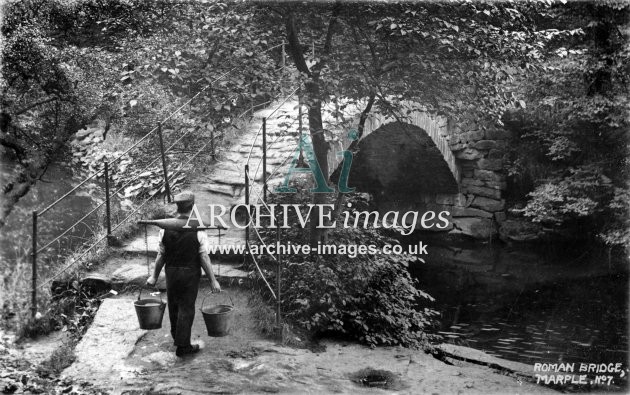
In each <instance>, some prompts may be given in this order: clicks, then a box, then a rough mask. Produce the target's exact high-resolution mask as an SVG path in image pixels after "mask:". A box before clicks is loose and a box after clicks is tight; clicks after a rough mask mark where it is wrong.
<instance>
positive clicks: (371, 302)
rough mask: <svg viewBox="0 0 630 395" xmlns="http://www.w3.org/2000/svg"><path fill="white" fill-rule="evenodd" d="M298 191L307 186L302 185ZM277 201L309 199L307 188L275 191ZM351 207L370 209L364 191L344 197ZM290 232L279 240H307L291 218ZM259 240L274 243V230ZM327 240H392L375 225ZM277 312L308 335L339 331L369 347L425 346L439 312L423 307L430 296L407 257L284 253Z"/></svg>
mask: <svg viewBox="0 0 630 395" xmlns="http://www.w3.org/2000/svg"><path fill="white" fill-rule="evenodd" d="M303 190H306V188H304V189H303ZM272 200H274V201H275V200H277V202H276V203H285V204H297V203H304V204H305V203H307V202H308V196H307V195H306V194H305V193H303V192H302V193H300V194H298V195H293V194H291V195H286V194H282V195H274V197H273V198H272ZM350 201H351V202H352V203H353V206H354V207H353V210H358V211H363V210H370V208H369V207H368V204H367V201H366V200H365V199H364V197H363V196H362V195H353V197H352V198H351V199H350ZM290 221H291V222H290V224H291V225H292V228H291V229H286V230H282V234H281V242H282V243H283V244H287V243H293V244H299V245H302V244H307V243H308V237H307V235H306V234H305V232H304V231H303V229H302V227H301V226H299V225H298V218H297V216H295V215H292V216H290ZM263 233H264V236H263V238H264V240H265V241H266V242H267V243H275V241H276V232H275V230H271V231H266V232H263ZM328 237H329V241H328V244H333V245H336V246H342V245H346V246H349V245H354V246H358V245H366V246H367V245H375V246H377V247H378V248H381V247H382V246H383V245H385V244H396V243H397V241H396V240H394V239H392V238H390V237H388V236H386V235H384V234H382V233H381V232H380V231H379V230H378V229H355V228H347V229H344V228H342V227H341V226H340V227H339V228H337V229H334V230H333V231H332V232H331V233H330V234H329V235H328ZM259 259H261V260H262V261H264V262H266V267H268V268H269V270H268V271H267V273H268V274H269V275H270V277H269V278H274V277H273V273H274V271H275V270H277V268H276V266H275V265H274V263H275V261H273V260H271V259H270V258H269V256H260V257H259ZM282 260H283V268H282V289H281V294H282V311H283V317H284V318H285V319H288V320H289V322H292V323H294V324H297V325H299V326H300V327H302V328H304V329H306V330H307V331H308V332H309V333H311V334H316V335H337V336H343V337H346V338H349V339H354V340H358V341H359V342H361V343H365V344H368V345H371V346H376V345H403V346H406V347H423V346H426V345H427V344H428V342H427V341H428V340H429V335H428V334H427V330H428V329H429V328H430V327H431V325H432V324H433V320H434V319H435V318H436V316H437V313H436V312H435V311H434V310H432V309H431V308H430V307H429V304H430V302H432V301H433V298H432V297H431V296H430V295H428V294H427V293H425V292H423V291H421V290H420V289H419V288H418V286H419V284H418V281H417V280H416V279H413V278H412V277H411V276H410V274H409V271H408V265H410V264H413V263H414V262H417V257H415V256H411V255H356V256H354V255H353V254H331V255H322V256H318V255H315V254H313V255H310V256H302V255H288V256H287V255H285V256H283V258H282Z"/></svg>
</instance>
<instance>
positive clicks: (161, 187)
mask: <svg viewBox="0 0 630 395" xmlns="http://www.w3.org/2000/svg"><path fill="white" fill-rule="evenodd" d="M284 45H285V43H284V42H283V43H281V44H278V45H274V46H272V47H269V48H267V49H265V50H263V51H260V52H259V54H264V53H267V52H269V51H271V50H273V49H276V48H280V47H282V67H280V68H279V69H277V70H276V71H278V70H282V69H284V66H285V62H284V59H285V51H284ZM240 67H241V66H240V65H238V66H235V67H233V68H231V69H229V70H227V71H226V72H224V73H222V74H221V75H219V76H218V77H216V78H214V79H213V80H212V81H210V82H209V83H208V84H207V85H205V86H204V87H203V88H202V89H201V90H199V91H198V92H197V93H196V94H195V95H193V96H192V97H191V98H190V99H188V100H187V101H186V102H184V103H183V104H182V105H180V106H179V107H177V108H176V109H175V110H174V111H172V112H171V113H169V114H168V115H167V116H166V117H165V118H164V119H162V120H161V121H160V122H158V124H157V125H156V126H155V127H154V128H152V129H151V130H150V131H148V132H147V133H146V134H145V135H144V136H142V137H141V138H140V139H139V140H138V141H136V142H135V143H134V144H132V145H131V146H130V147H128V148H127V149H126V150H125V151H124V152H122V153H121V154H119V155H118V156H117V157H115V158H113V159H111V160H109V161H107V160H105V161H104V163H103V167H102V168H101V169H99V170H97V171H94V172H93V173H91V174H89V175H88V176H87V177H85V178H84V179H83V180H81V181H80V182H79V183H78V184H77V185H75V186H74V187H73V188H71V189H70V190H69V191H67V192H66V193H64V194H63V195H62V196H61V197H59V198H58V199H56V200H55V201H53V202H52V203H50V204H49V205H47V206H46V207H45V208H44V209H42V210H40V211H33V212H32V249H31V258H32V259H31V266H32V278H31V310H32V315H33V316H35V314H36V312H37V290H38V289H40V288H42V287H44V286H46V285H48V284H50V283H51V282H52V281H53V280H54V279H56V278H58V277H59V276H61V275H62V274H63V273H64V272H66V271H67V270H68V269H70V268H71V267H73V266H74V265H76V264H78V263H80V262H81V261H82V260H83V259H84V258H85V257H86V256H88V254H89V253H90V252H92V251H93V250H94V249H95V248H97V246H98V245H100V244H101V243H102V242H103V241H105V240H107V241H109V240H110V239H111V237H112V233H113V232H114V231H116V230H117V229H119V228H120V227H121V226H122V225H123V224H124V223H126V222H128V221H129V219H130V218H132V217H133V216H134V215H135V214H136V213H137V212H138V211H139V210H140V209H141V208H142V207H144V206H145V205H146V204H147V203H148V202H149V201H151V200H153V199H154V198H155V197H156V196H158V195H159V194H160V193H162V192H164V193H165V194H166V197H167V199H168V200H169V201H170V195H171V191H170V187H169V182H170V181H173V180H175V178H176V176H177V175H178V173H179V172H181V171H183V170H182V169H185V168H187V166H189V165H190V163H191V162H192V161H193V160H194V159H195V158H196V157H198V156H199V155H200V154H201V153H202V152H204V150H206V149H207V148H208V146H210V149H211V156H212V158H215V157H216V145H217V144H216V140H217V139H219V138H223V137H224V135H223V133H220V134H217V135H214V130H213V131H212V134H211V136H210V138H209V140H208V141H207V142H205V144H203V145H202V146H201V148H200V149H199V150H197V151H196V152H195V153H194V154H193V155H187V157H188V160H187V161H186V162H185V163H183V164H182V165H181V166H179V169H180V170H179V171H175V172H172V173H171V174H170V175H169V174H168V163H167V159H166V154H167V153H169V152H173V150H174V148H175V147H176V145H177V144H178V143H180V142H181V141H182V140H183V139H184V138H185V137H186V136H188V135H189V134H190V133H191V132H192V131H193V130H195V129H194V128H189V130H188V131H186V132H185V133H184V134H183V135H181V136H179V138H177V139H176V140H175V141H174V142H173V143H172V144H170V146H169V147H167V148H164V142H163V141H164V136H163V134H164V133H163V130H162V125H164V124H165V123H166V122H167V121H169V120H170V119H172V118H173V117H174V116H176V115H177V114H179V113H180V112H181V111H182V110H183V109H184V108H186V106H190V105H191V104H192V102H193V101H194V100H195V99H196V98H197V97H199V96H200V95H201V94H203V93H204V92H206V91H207V90H208V89H209V88H211V87H212V86H213V84H215V83H216V82H218V81H220V80H222V79H223V78H225V77H227V76H228V75H230V74H231V73H232V72H234V71H235V70H237V69H238V68H240ZM236 98H238V95H232V96H231V97H229V98H227V99H225V100H224V101H223V102H222V103H220V104H221V105H223V104H225V103H226V102H228V101H231V100H234V99H236ZM273 100H274V99H271V100H267V101H265V102H263V103H258V104H256V105H254V104H253V102H252V103H251V105H250V108H249V109H247V110H245V111H243V112H242V113H241V114H239V115H238V116H237V117H236V118H235V120H236V119H242V118H244V117H245V116H247V115H248V114H249V115H251V116H253V113H254V110H255V109H256V108H259V107H261V106H265V105H267V104H269V103H270V102H272V101H273ZM156 133H157V135H158V137H159V148H160V149H159V153H158V154H159V155H156V156H155V158H153V160H151V161H150V162H149V163H148V164H146V165H145V166H144V168H143V169H141V170H140V171H138V172H137V174H136V176H134V177H133V178H132V179H130V180H127V181H126V182H125V183H124V184H123V185H122V186H120V187H118V189H116V190H115V191H110V185H109V184H110V174H109V172H110V169H111V166H112V165H113V164H115V163H117V162H119V161H120V160H121V159H122V158H124V157H125V156H126V155H128V154H129V153H130V152H131V151H132V150H134V149H137V148H139V147H140V146H141V144H143V143H146V142H147V141H148V139H149V137H151V136H153V135H155V134H156ZM159 161H161V165H162V170H163V180H162V181H161V182H160V183H159V184H158V185H157V187H156V188H154V190H153V191H152V193H151V194H150V196H149V197H147V198H146V199H144V200H143V201H142V202H141V203H140V204H139V205H138V206H137V207H135V209H134V210H133V211H132V212H131V213H129V214H128V215H127V216H126V217H125V218H124V219H122V220H121V221H119V222H118V223H117V224H115V225H114V226H113V227H112V223H111V222H112V221H111V220H112V218H111V210H110V203H111V202H110V200H111V198H112V197H114V196H118V195H119V194H120V193H121V192H122V191H124V189H125V188H126V187H128V186H129V185H130V184H132V183H133V182H135V181H137V180H138V179H139V178H140V177H141V176H142V174H143V173H144V172H145V171H147V170H149V169H151V168H152V166H154V165H156V163H157V162H159ZM101 175H103V176H104V180H105V200H104V201H103V202H102V203H100V204H98V205H97V206H96V207H94V208H92V209H91V210H90V211H89V212H88V213H87V214H85V215H83V216H82V217H81V218H80V219H79V220H77V221H75V222H74V223H73V224H71V225H70V226H68V227H67V228H66V229H64V230H62V231H61V232H60V234H58V235H56V236H55V237H54V238H53V239H52V240H50V241H48V242H46V243H45V244H44V245H43V246H41V247H38V219H39V218H40V217H41V216H43V215H45V214H46V213H49V212H50V210H51V209H53V208H54V207H55V206H57V205H58V204H59V203H60V202H62V201H64V200H65V199H67V198H69V197H70V196H72V195H73V194H74V193H75V192H76V191H77V190H79V188H81V187H82V186H84V185H85V184H86V183H87V182H89V181H90V180H94V179H95V178H97V177H99V176H101ZM103 206H105V208H106V225H107V233H106V234H105V235H103V236H101V237H98V238H97V239H96V241H94V242H93V243H92V244H91V245H90V246H88V247H87V248H86V249H84V250H83V251H82V252H81V253H80V254H79V256H77V257H74V258H71V259H70V262H69V263H67V264H66V265H65V266H64V267H63V268H61V269H60V270H58V271H57V272H55V273H54V274H53V275H51V276H50V277H49V278H47V279H46V280H45V281H43V282H42V283H41V284H38V255H39V254H42V253H43V252H44V251H46V250H47V249H49V248H50V247H51V246H52V245H53V244H55V243H59V241H60V240H61V239H62V238H63V237H64V236H66V235H67V234H68V233H69V232H71V231H72V230H73V229H74V228H75V227H76V226H77V225H79V224H81V223H83V221H85V220H86V219H87V218H88V217H89V216H90V215H93V214H94V213H96V212H97V211H98V210H99V209H101V208H102V207H103Z"/></svg>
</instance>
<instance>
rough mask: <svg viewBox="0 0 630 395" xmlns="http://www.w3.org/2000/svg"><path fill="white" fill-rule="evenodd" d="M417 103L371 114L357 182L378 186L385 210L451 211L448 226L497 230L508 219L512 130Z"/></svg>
mask: <svg viewBox="0 0 630 395" xmlns="http://www.w3.org/2000/svg"><path fill="white" fill-rule="evenodd" d="M417 107H418V106H417V105H415V106H414V105H413V103H404V104H403V106H402V108H401V111H399V113H401V114H404V115H402V116H399V117H397V118H394V117H391V116H384V115H381V114H371V115H370V116H369V117H368V119H367V120H366V122H365V127H364V132H363V135H362V137H361V140H360V141H359V147H358V148H359V150H358V152H357V153H356V154H355V157H354V160H353V163H352V168H351V172H350V177H349V185H350V186H351V187H356V188H357V190H358V191H363V192H370V193H372V194H373V195H374V196H375V199H376V201H377V205H378V207H379V210H382V211H389V210H398V211H402V210H415V211H427V210H434V211H437V212H439V211H449V212H450V213H451V221H449V222H450V224H451V225H450V227H449V228H447V229H446V231H449V232H452V233H463V234H467V235H470V236H472V237H474V238H478V239H487V238H489V237H492V236H493V235H494V234H495V233H496V230H497V228H498V224H500V223H501V222H503V220H504V219H505V211H504V210H505V200H504V199H503V196H502V194H503V192H504V191H505V189H506V181H505V171H504V168H503V165H504V156H505V153H506V147H507V140H506V138H507V134H506V132H505V131H503V130H496V129H495V130H482V129H481V128H479V127H477V125H476V124H475V123H474V122H472V121H466V122H464V124H461V125H453V124H452V123H451V122H449V121H448V119H447V118H446V117H444V116H438V115H432V114H429V113H427V112H425V111H421V110H418V109H416V108H417ZM330 159H333V158H332V157H330ZM335 160H338V159H335ZM331 165H333V166H331V168H335V167H336V166H337V165H338V163H331Z"/></svg>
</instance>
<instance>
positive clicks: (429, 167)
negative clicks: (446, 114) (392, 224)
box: [348, 122, 459, 201]
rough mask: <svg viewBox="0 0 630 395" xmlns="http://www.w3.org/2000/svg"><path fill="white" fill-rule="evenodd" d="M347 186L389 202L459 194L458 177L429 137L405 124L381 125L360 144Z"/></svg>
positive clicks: (420, 129) (418, 129)
mask: <svg viewBox="0 0 630 395" xmlns="http://www.w3.org/2000/svg"><path fill="white" fill-rule="evenodd" d="M348 185H349V186H350V187H355V188H356V190H357V191H359V192H368V193H370V194H372V195H373V196H374V197H375V199H376V200H389V201H391V200H402V201H409V200H410V199H411V200H416V198H418V197H420V196H427V195H437V194H457V193H458V192H459V186H458V182H457V180H456V176H455V175H454V174H453V172H452V171H451V169H450V168H449V165H448V163H447V162H446V160H445V159H444V157H443V155H442V153H441V152H440V150H439V148H438V147H437V146H436V144H435V142H434V141H433V140H432V139H431V137H430V136H429V135H428V133H427V132H426V131H425V130H424V129H422V128H420V127H418V126H415V125H412V124H408V123H404V122H391V123H388V124H385V125H382V126H380V127H379V128H377V129H376V130H374V131H373V132H371V133H370V134H368V135H367V136H366V137H364V138H363V139H362V140H361V141H360V142H359V146H358V152H357V153H356V154H355V155H354V159H353V162H352V167H351V170H350V176H349V181H348Z"/></svg>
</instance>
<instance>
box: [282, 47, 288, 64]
mask: <svg viewBox="0 0 630 395" xmlns="http://www.w3.org/2000/svg"><path fill="white" fill-rule="evenodd" d="M286 56H287V55H286V52H285V49H284V41H283V42H282V70H283V71H284V67H285V66H286V60H285V58H286Z"/></svg>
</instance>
